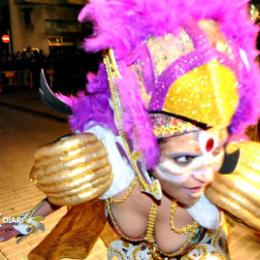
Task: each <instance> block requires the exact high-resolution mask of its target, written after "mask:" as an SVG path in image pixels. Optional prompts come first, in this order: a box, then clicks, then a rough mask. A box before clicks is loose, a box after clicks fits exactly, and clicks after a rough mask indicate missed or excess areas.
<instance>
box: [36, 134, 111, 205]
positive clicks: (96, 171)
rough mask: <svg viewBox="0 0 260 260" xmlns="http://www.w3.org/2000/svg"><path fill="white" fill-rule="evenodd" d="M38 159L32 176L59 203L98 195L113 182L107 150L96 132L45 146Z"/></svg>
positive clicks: (39, 151)
mask: <svg viewBox="0 0 260 260" xmlns="http://www.w3.org/2000/svg"><path fill="white" fill-rule="evenodd" d="M35 159H36V160H35V164H34V167H33V169H32V171H31V179H32V180H34V181H35V183H36V185H37V187H38V188H39V189H40V190H41V191H42V192H44V193H45V194H46V195H47V196H48V199H49V201H51V202H52V203H54V204H57V205H75V204H79V203H81V202H84V201H88V200H91V199H94V198H97V197H99V196H100V195H102V194H103V193H104V192H105V191H106V190H107V189H108V188H109V186H110V184H111V182H112V173H111V166H110V164H109V161H108V158H107V152H106V149H105V147H104V145H103V144H102V142H100V141H99V140H98V139H97V138H96V137H95V135H93V134H89V133H86V134H78V135H72V136H69V137H66V138H61V139H60V140H58V141H56V142H55V143H52V144H48V145H45V146H43V147H41V148H40V149H39V150H38V151H37V152H36V153H35Z"/></svg>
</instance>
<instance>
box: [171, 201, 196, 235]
mask: <svg viewBox="0 0 260 260" xmlns="http://www.w3.org/2000/svg"><path fill="white" fill-rule="evenodd" d="M176 208H177V203H176V201H175V200H173V202H172V205H171V216H170V226H171V230H173V231H174V232H175V233H177V234H187V233H192V234H194V233H195V232H196V230H197V229H198V227H199V223H197V222H196V221H194V222H193V223H192V224H188V225H186V226H184V227H182V228H177V227H176V226H175V225H174V216H175V213H176Z"/></svg>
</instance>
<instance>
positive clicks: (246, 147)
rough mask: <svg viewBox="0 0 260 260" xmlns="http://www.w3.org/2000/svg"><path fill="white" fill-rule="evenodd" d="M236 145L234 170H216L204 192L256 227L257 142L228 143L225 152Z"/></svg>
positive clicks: (259, 217) (259, 226) (259, 194)
mask: <svg viewBox="0 0 260 260" xmlns="http://www.w3.org/2000/svg"><path fill="white" fill-rule="evenodd" d="M237 149H239V150H240V157H239V161H238V165H237V166H236V169H235V171H234V172H233V173H232V174H229V175H220V174H217V176H216V178H215V180H214V182H213V183H212V185H210V187H209V188H208V189H207V190H206V195H207V197H208V198H209V199H210V200H211V201H212V202H213V203H214V204H216V205H217V206H219V207H221V208H223V209H225V210H226V211H228V212H229V213H230V214H231V215H233V216H235V217H237V218H239V219H241V220H242V221H243V222H244V223H245V224H247V225H248V226H250V227H252V228H254V229H256V230H257V231H260V144H259V143H256V142H238V143H232V144H230V145H229V146H228V148H227V152H233V151H235V150H237Z"/></svg>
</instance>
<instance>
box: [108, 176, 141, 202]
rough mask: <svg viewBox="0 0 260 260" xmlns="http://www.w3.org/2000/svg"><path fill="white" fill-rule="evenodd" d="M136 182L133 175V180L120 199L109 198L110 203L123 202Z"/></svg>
mask: <svg viewBox="0 0 260 260" xmlns="http://www.w3.org/2000/svg"><path fill="white" fill-rule="evenodd" d="M136 183H137V177H135V178H134V179H133V181H132V182H131V184H130V186H129V187H128V189H127V191H126V193H125V194H124V196H123V197H122V198H120V199H113V198H110V199H109V200H110V203H112V204H120V203H123V202H125V201H126V200H127V199H128V198H129V196H130V195H131V193H132V192H133V190H134V188H135V185H136Z"/></svg>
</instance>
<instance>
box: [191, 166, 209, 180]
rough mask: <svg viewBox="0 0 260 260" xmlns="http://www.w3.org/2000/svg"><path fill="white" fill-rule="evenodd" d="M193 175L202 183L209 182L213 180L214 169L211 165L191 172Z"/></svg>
mask: <svg viewBox="0 0 260 260" xmlns="http://www.w3.org/2000/svg"><path fill="white" fill-rule="evenodd" d="M193 177H194V178H195V179H196V180H198V181H200V182H202V183H209V182H212V181H213V178H214V170H213V169H212V167H209V168H204V169H200V170H198V171H195V172H194V173H193Z"/></svg>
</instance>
